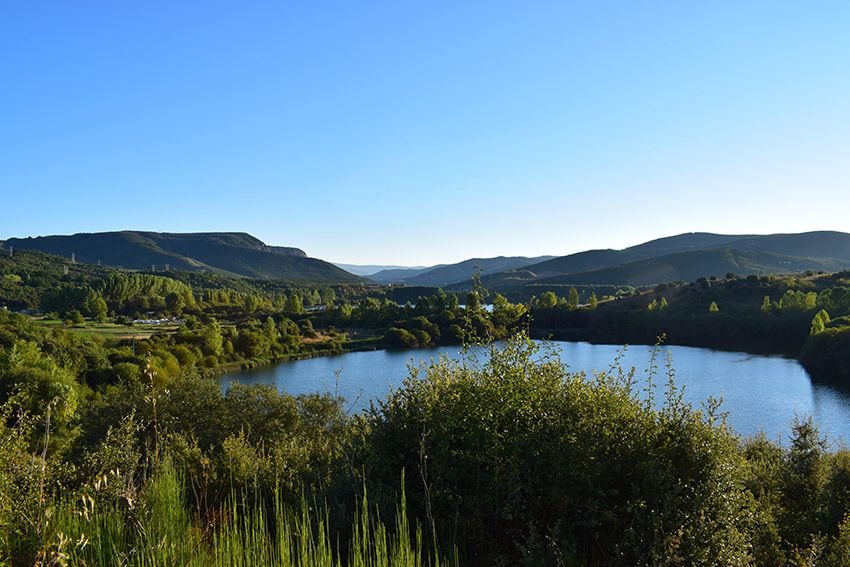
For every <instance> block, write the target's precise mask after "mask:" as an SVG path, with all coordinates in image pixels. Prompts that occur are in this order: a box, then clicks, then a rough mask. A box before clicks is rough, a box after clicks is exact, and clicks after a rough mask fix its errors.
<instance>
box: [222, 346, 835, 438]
mask: <svg viewBox="0 0 850 567" xmlns="http://www.w3.org/2000/svg"><path fill="white" fill-rule="evenodd" d="M550 344H551V345H553V346H554V347H555V348H557V349H558V351H559V352H560V357H561V360H562V361H563V362H564V363H565V364H566V365H567V367H568V370H570V371H573V372H578V371H585V372H587V373H588V374H592V373H594V372H596V371H599V370H606V369H608V368H609V367H610V366H611V364H612V362H613V361H614V359H615V358H616V357H617V355H618V353H620V352H621V351H622V350H623V347H621V346H617V345H595V344H590V343H585V342H564V341H551V342H550ZM652 349H653V347H651V346H643V345H632V346H629V347H628V348H627V349H626V350H625V352H624V353H623V355H622V357H621V359H620V364H621V366H622V367H623V368H624V369H629V368H632V367H634V368H635V369H636V377H637V378H638V380H637V388H638V389H642V388H643V387H644V385H645V384H646V382H645V378H646V374H647V373H646V369H647V367H648V365H649V362H650V358H651V352H652ZM441 355H445V356H448V357H450V358H454V359H458V358H460V349H459V347H456V346H455V347H439V348H432V349H417V350H379V351H369V352H352V353H348V354H343V355H339V356H330V357H324V358H310V359H305V360H298V361H293V362H286V363H282V364H279V365H277V366H272V367H268V368H260V369H253V370H246V371H240V372H236V373H231V374H228V375H226V376H224V377H222V383H223V384H227V383H229V382H230V381H233V380H237V381H239V382H242V383H244V384H273V385H275V386H276V387H277V388H278V389H280V390H282V391H286V392H289V393H290V394H295V395H297V394H304V393H312V392H329V393H331V394H338V395H341V396H343V397H345V398H346V400H347V402H346V408H347V409H348V410H349V411H351V412H356V411H360V410H362V409H364V408H366V407H368V406H369V402H370V400H372V399H380V398H382V397H384V396H386V394H387V392H388V391H389V390H390V388H392V387H394V386H399V385H401V383H402V380H403V379H404V378H405V377H406V376H407V375H408V370H407V368H408V365H410V364H414V365H418V364H420V363H421V362H423V361H425V362H427V361H429V360H430V359H436V358H438V357H439V356H441ZM668 356H669V357H670V358H671V360H672V368H673V369H674V371H675V382H676V384H677V386H679V387H684V399H685V400H686V401H688V402H690V403H692V404H694V406H700V405H701V404H702V403H703V402H705V401H706V400H707V399H708V398H709V397H715V398H722V400H723V404H722V406H721V410H722V411H724V412H726V413H727V414H728V423H729V424H730V425H731V426H732V428H733V429H735V431H737V432H738V433H740V434H741V435H745V436H748V435H754V434H756V433H758V432H759V431H763V432H764V433H765V434H766V435H767V437H768V438H769V439H771V440H773V441H777V442H780V443H782V444H783V445H787V444H788V438H789V434H790V431H791V424H792V423H793V420H794V418H795V416H798V417H800V418H804V417H806V416H809V415H811V416H812V417H813V418H814V421H815V424H816V425H817V426H818V427H819V429H820V431H821V433H825V434H827V435H828V436H829V440H830V441H831V442H832V444H833V446H835V445H836V444H837V443H838V442H839V441H847V440H850V396H848V394H847V393H844V392H841V391H839V390H836V389H834V388H831V387H829V386H825V385H822V384H813V383H812V381H811V379H810V378H809V375H808V374H807V373H806V371H805V370H804V369H803V368H802V366H800V364H799V363H798V362H797V361H796V360H792V359H788V358H783V357H781V356H764V355H751V354H746V353H740V352H723V351H715V350H710V349H704V348H693V347H682V346H663V347H660V349H659V353H658V365H659V367H660V369H659V373H658V375H657V376H656V377H655V378H654V381H655V382H658V383H660V385H659V389H658V393H657V397H659V398H663V387H664V384H666V380H667V378H666V369H665V361H666V359H667V357H668Z"/></svg>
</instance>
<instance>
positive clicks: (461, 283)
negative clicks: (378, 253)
mask: <svg viewBox="0 0 850 567" xmlns="http://www.w3.org/2000/svg"><path fill="white" fill-rule="evenodd" d="M5 245H6V247H7V248H8V247H9V246H12V247H14V248H16V249H34V250H40V251H42V252H48V253H52V254H57V255H60V256H64V257H66V258H70V257H71V256H72V255H73V256H74V257H75V258H76V260H77V261H79V262H85V263H90V264H97V263H102V264H103V265H106V266H118V267H124V268H128V269H135V270H151V269H152V268H153V269H156V270H164V269H166V266H168V268H169V269H172V270H190V271H198V270H205V271H211V272H218V273H222V274H226V275H231V276H245V277H251V278H266V279H279V280H288V281H293V282H303V283H308V282H309V283H316V284H337V283H356V282H364V281H367V280H364V279H363V277H361V276H368V277H369V278H370V279H371V280H373V281H375V282H378V283H382V284H388V283H397V284H403V285H407V286H424V287H443V288H446V289H447V290H463V289H468V288H469V286H470V283H471V281H470V278H471V277H472V274H473V273H474V272H475V271H476V270H479V271H480V273H481V275H482V279H483V281H484V284H485V285H486V286H487V287H488V288H490V289H492V290H494V291H501V292H504V293H509V292H510V293H513V294H514V295H527V294H528V293H526V292H529V293H531V292H533V293H538V292H539V291H540V290H542V289H543V288H546V287H550V288H558V287H561V286H571V285H576V286H580V285H589V286H594V285H595V286H601V285H607V286H621V285H631V286H651V285H655V284H658V283H665V282H671V281H693V280H695V279H697V278H699V277H711V276H723V275H725V274H727V273H729V272H732V273H735V274H737V275H749V274H768V273H792V272H800V271H805V270H815V271H820V270H823V271H838V270H844V269H850V234H846V233H843V232H828V231H821V232H806V233H801V234H772V235H752V234H749V235H722V234H712V233H707V232H695V233H686V234H680V235H677V236H669V237H666V238H659V239H657V240H652V241H649V242H645V243H643V244H638V245H636V246H631V247H629V248H625V249H623V250H611V249H606V250H588V251H585V252H579V253H576V254H570V255H567V256H558V257H553V256H540V257H535V258H527V257H522V256H519V257H516V256H515V257H505V256H499V257H496V258H472V259H469V260H464V261H463V262H458V263H455V264H442V265H438V266H430V267H424V268H423V267H416V268H407V267H400V266H377V265H374V266H359V265H352V264H341V266H342V267H338V266H337V265H333V264H331V263H329V262H325V261H323V260H318V259H315V258H308V257H307V256H306V254H305V253H304V252H303V251H302V250H299V249H298V248H286V247H278V246H269V245H267V244H265V243H264V242H262V241H261V240H259V239H257V238H255V237H253V236H251V235H249V234H245V233H236V232H209V233H186V234H180V233H159V232H140V231H121V232H101V233H84V234H74V235H72V236H44V237H36V238H10V239H8V240H7V241H6V242H5ZM343 267H345V268H349V271H346V270H345V269H343ZM372 270H377V271H376V272H372ZM351 271H354V272H356V273H357V275H355V274H354V273H350V272H351ZM370 272H371V273H370Z"/></svg>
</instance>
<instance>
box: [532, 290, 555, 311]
mask: <svg viewBox="0 0 850 567" xmlns="http://www.w3.org/2000/svg"><path fill="white" fill-rule="evenodd" d="M537 305H538V307H543V308H548V307H555V306H556V305H558V296H557V295H555V292H554V291H544V292H543V293H542V294H541V295H540V299H538V300H537Z"/></svg>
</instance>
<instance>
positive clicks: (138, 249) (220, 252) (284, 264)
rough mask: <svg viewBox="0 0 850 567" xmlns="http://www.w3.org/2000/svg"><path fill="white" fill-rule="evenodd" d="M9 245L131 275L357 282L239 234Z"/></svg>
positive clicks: (79, 237) (82, 237)
mask: <svg viewBox="0 0 850 567" xmlns="http://www.w3.org/2000/svg"><path fill="white" fill-rule="evenodd" d="M5 246H6V247H7V248H8V247H13V248H14V249H16V250H39V251H42V252H47V253H50V254H56V255H58V256H64V257H66V258H70V257H72V256H73V257H74V259H75V260H76V261H78V262H83V263H88V264H98V263H100V264H103V265H108V266H115V267H122V268H126V269H132V270H165V269H171V270H185V271H210V272H218V273H223V274H227V275H237V276H246V277H252V278H265V279H281V280H290V281H298V282H312V283H354V282H359V281H361V280H360V278H358V277H357V276H355V275H353V274H350V273H348V272H346V271H345V270H342V269H340V268H338V267H336V266H334V265H333V264H330V263H328V262H325V261H323V260H318V259H315V258H309V257H307V255H306V254H305V253H304V252H303V251H302V250H299V249H298V248H287V247H280V246H269V245H267V244H265V243H264V242H262V241H261V240H259V239H257V238H255V237H253V236H251V235H250V234H245V233H238V232H207V233H160V232H141V231H120V232H99V233H81V234H74V235H71V236H40V237H35V238H10V239H8V240H6V241H5Z"/></svg>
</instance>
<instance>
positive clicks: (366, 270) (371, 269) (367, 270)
mask: <svg viewBox="0 0 850 567" xmlns="http://www.w3.org/2000/svg"><path fill="white" fill-rule="evenodd" d="M333 265H334V266H337V267H339V268H342V269H343V270H345V271H346V272H351V273H352V274H355V275H358V276H364V277H368V278H371V277H372V276H373V275H375V274H378V273H381V272H387V271H391V272H395V271H399V272H408V271H414V270H415V271H417V273H420V272H423V271H425V270H428V269H430V268H427V267H425V266H383V265H375V264H343V263H341V262H333ZM375 281H378V280H375Z"/></svg>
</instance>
